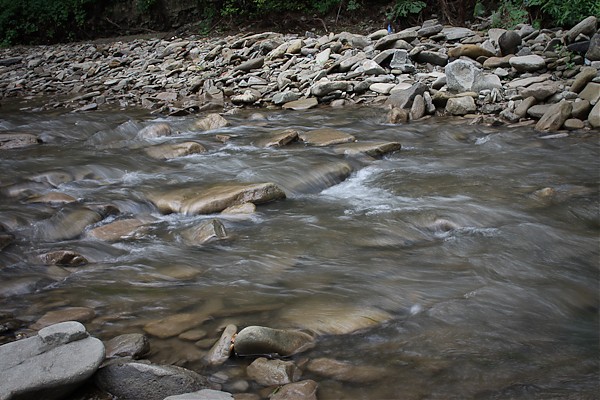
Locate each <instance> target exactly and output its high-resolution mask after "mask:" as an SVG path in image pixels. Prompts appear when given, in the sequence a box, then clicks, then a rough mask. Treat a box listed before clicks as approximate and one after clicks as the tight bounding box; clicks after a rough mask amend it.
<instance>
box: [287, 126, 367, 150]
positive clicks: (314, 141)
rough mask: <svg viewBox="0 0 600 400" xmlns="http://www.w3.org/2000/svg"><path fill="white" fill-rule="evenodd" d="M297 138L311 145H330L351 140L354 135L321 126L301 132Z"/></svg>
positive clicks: (353, 139)
mask: <svg viewBox="0 0 600 400" xmlns="http://www.w3.org/2000/svg"><path fill="white" fill-rule="evenodd" d="M298 137H299V139H300V140H301V141H303V142H304V143H306V144H309V145H311V146H318V147H323V146H331V145H334V144H340V143H348V142H353V141H355V140H356V139H355V138H354V136H352V135H350V134H348V133H345V132H342V131H339V130H337V129H331V128H321V129H315V130H312V131H307V132H302V133H300V134H299V135H298Z"/></svg>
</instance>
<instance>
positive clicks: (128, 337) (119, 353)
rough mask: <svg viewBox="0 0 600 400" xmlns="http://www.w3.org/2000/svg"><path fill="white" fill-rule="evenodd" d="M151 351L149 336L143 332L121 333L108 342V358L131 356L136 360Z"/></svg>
mask: <svg viewBox="0 0 600 400" xmlns="http://www.w3.org/2000/svg"><path fill="white" fill-rule="evenodd" d="M149 351H150V343H149V342H148V338H147V337H146V336H145V335H142V334H141V333H127V334H124V335H119V336H117V337H114V338H112V339H110V340H109V341H107V342H106V358H113V357H131V358H132V359H134V360H136V359H139V358H142V357H143V356H145V355H146V354H148V352H149Z"/></svg>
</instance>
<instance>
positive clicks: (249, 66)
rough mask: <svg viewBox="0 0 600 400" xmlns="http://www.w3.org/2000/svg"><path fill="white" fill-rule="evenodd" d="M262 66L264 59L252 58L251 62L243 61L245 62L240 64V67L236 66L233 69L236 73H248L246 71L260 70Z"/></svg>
mask: <svg viewBox="0 0 600 400" xmlns="http://www.w3.org/2000/svg"><path fill="white" fill-rule="evenodd" d="M264 64H265V58H264V57H259V58H253V59H251V60H248V61H245V62H243V63H241V64H240V65H238V66H237V67H235V68H234V69H235V70H236V71H244V72H248V71H252V70H253V69H258V68H262V66H263V65H264Z"/></svg>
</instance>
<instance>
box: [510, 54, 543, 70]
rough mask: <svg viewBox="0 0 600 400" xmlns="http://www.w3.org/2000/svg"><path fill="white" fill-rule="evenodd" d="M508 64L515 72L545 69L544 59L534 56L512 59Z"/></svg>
mask: <svg viewBox="0 0 600 400" xmlns="http://www.w3.org/2000/svg"><path fill="white" fill-rule="evenodd" d="M509 63H510V65H511V67H513V68H514V69H516V70H517V72H533V71H538V70H540V69H544V68H546V62H545V61H544V59H543V58H542V57H540V56H538V55H535V54H532V55H529V56H516V57H512V58H511V59H510V60H509Z"/></svg>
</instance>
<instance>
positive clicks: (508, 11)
mask: <svg viewBox="0 0 600 400" xmlns="http://www.w3.org/2000/svg"><path fill="white" fill-rule="evenodd" d="M528 20H529V12H528V11H527V10H526V9H525V4H524V3H523V1H521V0H504V1H502V2H501V3H500V6H499V7H498V9H497V10H496V11H494V12H493V13H492V27H494V28H506V29H512V28H514V27H515V26H517V25H518V24H522V23H525V22H527V21H528Z"/></svg>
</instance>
